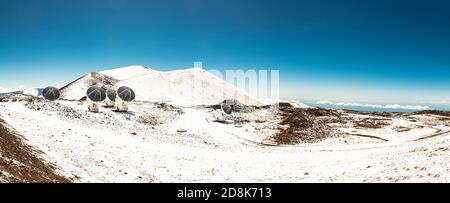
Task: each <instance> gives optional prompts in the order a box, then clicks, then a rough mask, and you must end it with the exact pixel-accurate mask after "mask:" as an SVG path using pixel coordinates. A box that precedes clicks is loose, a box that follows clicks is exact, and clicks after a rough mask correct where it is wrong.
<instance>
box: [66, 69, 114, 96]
mask: <svg viewBox="0 0 450 203" xmlns="http://www.w3.org/2000/svg"><path fill="white" fill-rule="evenodd" d="M117 82H119V80H117V79H115V78H111V77H109V76H106V75H102V74H100V73H96V72H91V73H88V74H86V75H84V76H82V77H80V78H78V79H77V80H75V81H73V82H71V83H69V84H67V85H66V86H64V87H62V88H61V89H60V91H61V99H67V100H80V99H81V98H83V97H84V96H86V91H87V89H88V88H89V87H91V86H92V85H98V86H102V87H103V86H106V87H107V86H114V85H115V84H116V83H117Z"/></svg>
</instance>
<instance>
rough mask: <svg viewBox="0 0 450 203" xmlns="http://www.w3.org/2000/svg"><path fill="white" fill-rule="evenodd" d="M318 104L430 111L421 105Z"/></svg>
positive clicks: (319, 102)
mask: <svg viewBox="0 0 450 203" xmlns="http://www.w3.org/2000/svg"><path fill="white" fill-rule="evenodd" d="M316 104H321V105H334V106H350V107H365V108H377V109H405V110H418V111H423V110H429V109H431V108H430V107H429V106H421V105H400V104H386V105H381V104H362V103H358V102H337V103H335V102H331V101H318V102H316Z"/></svg>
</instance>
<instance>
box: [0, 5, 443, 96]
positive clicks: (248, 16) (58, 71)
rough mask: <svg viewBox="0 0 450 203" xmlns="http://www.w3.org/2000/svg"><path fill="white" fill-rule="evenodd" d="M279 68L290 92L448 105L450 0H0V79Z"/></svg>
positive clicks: (42, 82) (60, 80)
mask: <svg viewBox="0 0 450 203" xmlns="http://www.w3.org/2000/svg"><path fill="white" fill-rule="evenodd" d="M194 61H203V62H204V66H205V67H206V68H214V69H221V70H225V69H230V68H241V69H279V70H280V77H281V88H282V89H281V93H282V96H283V97H285V98H299V99H327V100H342V101H349V100H352V101H367V102H369V101H370V102H396V103H413V104H415V103H440V104H450V2H449V1H445V0H442V1H438V0H435V1H433V0H432V1H416V0H396V1H387V0H365V1H360V0H334V1H333V0H328V1H325V0H308V1H303V0H277V1H275V0H223V1H217V0H147V1H144V0H126V1H125V0H109V1H106V0H92V1H85V0H79V1H69V0H59V1H56V0H54V1H50V0H39V1H31V0H16V1H10V0H0V86H3V87H5V86H6V87H17V86H19V85H22V84H26V85H31V86H46V85H55V86H59V85H63V84H65V83H67V82H69V81H71V80H73V79H75V78H77V77H79V76H81V75H83V74H85V73H86V72H89V71H96V70H102V69H108V68H114V67H121V66H127V65H145V66H149V67H154V68H155V69H158V70H171V69H177V68H182V67H189V66H192V63H193V62H194Z"/></svg>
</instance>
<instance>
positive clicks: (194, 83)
mask: <svg viewBox="0 0 450 203" xmlns="http://www.w3.org/2000/svg"><path fill="white" fill-rule="evenodd" d="M117 86H128V87H131V88H133V89H134V90H135V92H136V99H137V100H143V101H164V102H167V103H171V104H176V105H181V106H191V105H203V104H206V105H211V104H217V103H220V102H221V101H223V100H224V99H237V100H238V101H240V102H241V103H244V104H248V105H261V104H262V103H261V102H260V101H259V100H258V99H257V98H255V97H253V96H251V95H249V94H248V93H246V92H245V91H243V90H241V89H239V88H236V87H235V86H233V85H231V84H229V83H227V82H226V81H224V80H222V79H220V78H218V77H216V76H215V75H213V74H212V73H209V72H207V71H205V70H203V69H200V68H190V69H184V70H176V71H169V72H153V73H152V74H146V75H143V76H140V77H136V78H132V79H129V80H124V81H121V82H119V83H118V84H117Z"/></svg>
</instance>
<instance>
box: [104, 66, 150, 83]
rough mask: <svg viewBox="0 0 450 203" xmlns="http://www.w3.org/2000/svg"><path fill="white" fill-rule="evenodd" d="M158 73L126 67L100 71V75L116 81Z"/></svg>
mask: <svg viewBox="0 0 450 203" xmlns="http://www.w3.org/2000/svg"><path fill="white" fill-rule="evenodd" d="M157 72H158V71H155V70H152V69H151V68H147V67H144V66H128V67H123V68H116V69H111V70H105V71H100V72H99V73H100V74H103V75H106V76H109V77H112V78H115V79H117V80H128V79H131V78H135V77H139V76H143V75H147V74H152V73H157Z"/></svg>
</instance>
